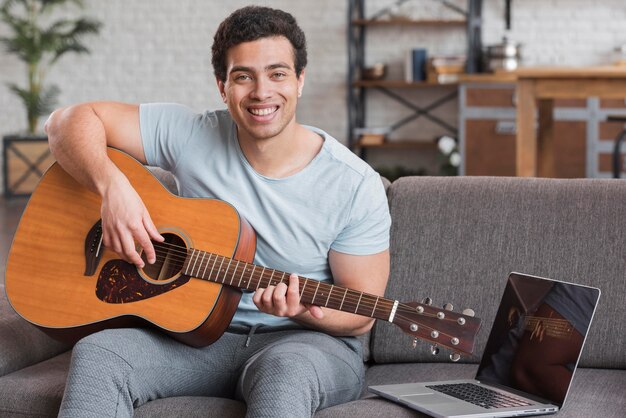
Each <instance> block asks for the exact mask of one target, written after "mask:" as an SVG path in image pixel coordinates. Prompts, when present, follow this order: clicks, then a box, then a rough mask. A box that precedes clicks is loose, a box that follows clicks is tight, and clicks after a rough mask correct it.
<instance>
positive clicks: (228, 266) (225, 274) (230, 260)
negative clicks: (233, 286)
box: [222, 258, 233, 283]
mask: <svg viewBox="0 0 626 418" xmlns="http://www.w3.org/2000/svg"><path fill="white" fill-rule="evenodd" d="M232 262H233V259H232V258H229V259H228V265H227V266H226V268H225V269H224V280H223V281H222V283H225V282H226V278H227V277H228V275H229V274H230V273H228V269H229V268H230V263H232Z"/></svg>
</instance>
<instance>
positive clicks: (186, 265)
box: [183, 249, 193, 276]
mask: <svg viewBox="0 0 626 418" xmlns="http://www.w3.org/2000/svg"><path fill="white" fill-rule="evenodd" d="M192 254H193V249H191V253H189V255H188V256H187V257H186V258H185V262H184V263H183V269H184V271H183V274H185V275H187V276H189V275H190V274H189V263H191V257H192Z"/></svg>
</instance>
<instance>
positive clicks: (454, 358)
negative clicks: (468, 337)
mask: <svg viewBox="0 0 626 418" xmlns="http://www.w3.org/2000/svg"><path fill="white" fill-rule="evenodd" d="M450 360H452V361H454V362H455V363H456V362H457V361H459V360H461V355H460V354H459V353H452V354H450Z"/></svg>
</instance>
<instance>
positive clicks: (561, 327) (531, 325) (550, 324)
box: [524, 315, 573, 338]
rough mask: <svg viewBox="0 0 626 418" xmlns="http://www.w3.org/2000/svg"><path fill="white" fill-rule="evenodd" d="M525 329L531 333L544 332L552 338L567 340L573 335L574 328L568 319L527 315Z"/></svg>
mask: <svg viewBox="0 0 626 418" xmlns="http://www.w3.org/2000/svg"><path fill="white" fill-rule="evenodd" d="M524 329H525V330H526V331H531V332H533V331H539V330H544V331H545V333H546V335H548V336H550V337H555V338H567V337H569V336H570V334H571V333H572V330H573V327H572V325H571V324H570V323H569V322H568V321H567V320H566V319H558V318H546V317H542V316H534V315H527V316H526V318H525V319H524Z"/></svg>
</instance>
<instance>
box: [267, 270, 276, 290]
mask: <svg viewBox="0 0 626 418" xmlns="http://www.w3.org/2000/svg"><path fill="white" fill-rule="evenodd" d="M275 273H276V270H272V274H270V281H269V282H268V283H267V286H268V287H269V286H271V285H272V277H274V274H275Z"/></svg>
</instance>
